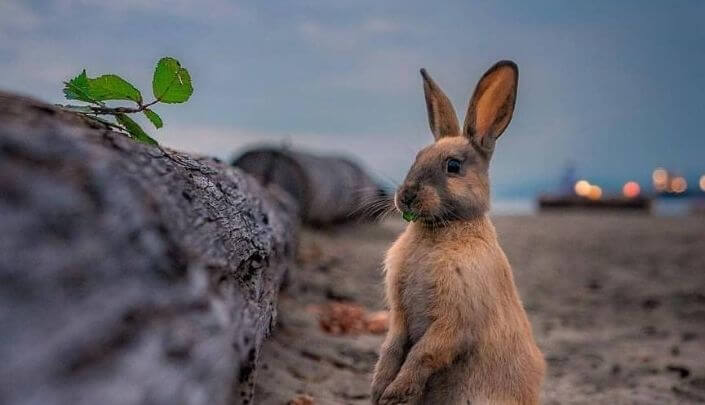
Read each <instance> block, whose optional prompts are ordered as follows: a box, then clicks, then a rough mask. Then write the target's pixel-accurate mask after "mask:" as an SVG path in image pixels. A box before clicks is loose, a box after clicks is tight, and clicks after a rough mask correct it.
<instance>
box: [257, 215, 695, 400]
mask: <svg viewBox="0 0 705 405" xmlns="http://www.w3.org/2000/svg"><path fill="white" fill-rule="evenodd" d="M493 219H494V221H495V224H496V227H497V231H498V234H499V237H500V243H501V244H502V246H503V247H504V249H505V251H506V253H507V256H508V257H509V260H510V262H511V264H512V266H513V269H514V274H515V278H516V282H517V285H518V287H519V290H520V293H521V296H522V299H523V301H524V305H525V307H526V310H527V313H528V315H529V318H530V321H531V323H532V325H533V328H534V334H535V336H536V340H537V342H538V344H539V346H540V347H541V349H542V351H543V352H544V355H545V357H546V360H547V363H548V371H547V376H546V380H545V383H544V386H543V398H542V403H545V404H688V403H705V217H652V216H647V215H643V214H624V213H555V214H541V215H537V216H521V217H507V216H502V217H496V218H493ZM403 226H404V224H403V223H402V222H400V221H395V220H393V221H388V222H385V223H383V224H364V225H355V226H346V227H339V228H335V229H330V230H327V231H321V230H317V231H314V230H305V231H304V232H303V234H302V241H301V244H300V248H299V262H298V264H297V268H296V269H294V271H293V272H292V273H291V274H290V277H289V281H288V286H287V288H286V289H285V290H284V291H283V292H282V296H281V298H280V301H279V321H278V325H277V327H276V330H275V332H274V334H273V336H272V337H271V339H270V340H269V341H268V342H267V343H266V345H265V347H264V348H263V352H262V356H261V361H262V368H261V370H260V371H259V375H258V380H257V397H256V403H258V404H286V403H288V402H289V401H290V400H292V399H294V398H297V396H298V401H299V402H298V404H307V403H315V404H367V403H369V401H370V400H369V395H368V392H369V383H370V372H371V370H372V368H373V366H374V363H375V361H376V358H377V353H378V348H379V345H380V344H381V342H382V339H383V335H375V334H371V333H367V332H362V333H357V334H348V335H342V336H341V335H335V334H330V333H326V332H324V331H323V330H322V329H321V327H320V325H319V321H318V317H319V316H320V315H319V311H320V308H322V307H323V308H325V307H326V305H327V303H329V302H331V301H343V302H354V303H356V304H359V305H362V306H363V307H364V308H366V309H368V310H370V311H374V310H380V309H384V303H383V299H382V285H381V279H382V275H381V271H380V262H381V259H382V256H383V254H384V251H385V250H386V249H387V247H388V246H389V244H390V243H391V242H392V241H393V240H394V238H395V237H396V235H397V234H398V233H399V232H400V231H401V230H402V228H403ZM303 394H305V395H303ZM308 400H312V402H308Z"/></svg>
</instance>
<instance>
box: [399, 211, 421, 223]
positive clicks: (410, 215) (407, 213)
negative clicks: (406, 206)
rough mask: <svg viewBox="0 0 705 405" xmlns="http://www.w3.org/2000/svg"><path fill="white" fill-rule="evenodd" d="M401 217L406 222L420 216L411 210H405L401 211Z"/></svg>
mask: <svg viewBox="0 0 705 405" xmlns="http://www.w3.org/2000/svg"><path fill="white" fill-rule="evenodd" d="M401 217H402V218H404V221H406V222H414V221H416V219H417V218H418V217H419V216H418V215H417V214H414V213H413V212H411V211H404V212H402V213H401Z"/></svg>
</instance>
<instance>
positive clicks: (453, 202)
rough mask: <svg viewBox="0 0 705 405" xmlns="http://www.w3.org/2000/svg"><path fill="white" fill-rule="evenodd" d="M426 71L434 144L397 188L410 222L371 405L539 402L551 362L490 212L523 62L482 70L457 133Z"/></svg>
mask: <svg viewBox="0 0 705 405" xmlns="http://www.w3.org/2000/svg"><path fill="white" fill-rule="evenodd" d="M421 76H422V77H423V87H424V94H425V98H426V106H427V110H428V119H429V124H430V127H431V132H432V133H433V136H434V138H435V142H434V143H433V144H432V145H430V146H427V147H426V148H424V149H422V150H421V151H420V152H419V153H418V155H417V156H416V161H415V162H414V164H413V166H412V167H411V169H410V170H409V173H408V175H407V176H406V179H405V180H404V182H403V183H402V184H401V186H400V187H399V188H398V190H397V192H396V194H395V196H394V204H395V206H396V208H397V210H399V211H401V212H402V213H403V214H404V217H405V219H407V220H408V219H412V220H411V221H410V223H409V225H407V227H406V229H405V230H404V232H403V233H402V234H401V235H400V236H399V238H398V239H397V240H396V241H395V242H394V244H393V245H392V247H391V248H390V249H389V250H388V252H387V254H386V257H385V260H384V268H385V292H386V298H387V301H388V304H389V307H390V321H389V322H390V325H389V331H388V333H387V336H386V338H385V341H384V343H383V345H382V348H381V353H380V357H379V360H378V362H377V365H376V367H375V371H374V375H373V382H372V393H371V395H372V402H373V403H374V404H379V405H391V404H401V403H406V404H432V405H436V404H473V405H475V404H538V403H539V391H540V387H541V384H542V380H543V375H544V372H545V362H544V359H543V355H542V353H541V351H540V350H539V348H538V347H537V345H536V343H535V341H534V337H533V335H532V331H531V325H530V324H529V321H528V319H527V316H526V312H525V311H524V308H523V306H522V303H521V300H520V298H519V294H518V292H517V289H516V286H515V284H514V279H513V276H512V270H511V267H510V265H509V262H508V261H507V258H506V256H505V254H504V252H503V251H502V248H501V247H500V246H499V243H498V241H497V235H496V233H495V229H494V226H493V225H492V222H491V221H490V219H489V217H488V214H487V212H488V209H489V179H488V166H489V162H490V158H491V157H492V154H493V151H494V145H495V141H496V140H497V138H498V137H499V136H500V135H501V134H502V132H504V130H505V129H506V128H507V125H508V124H509V121H510V120H511V118H512V113H513V111H514V104H515V100H516V93H517V84H518V76H519V71H518V68H517V65H516V64H515V63H514V62H511V61H500V62H498V63H497V64H495V65H494V66H492V67H491V68H490V69H489V70H488V71H487V72H486V73H485V74H484V75H483V76H482V78H481V79H480V81H479V83H478V84H477V87H476V88H475V91H474V93H473V95H472V98H471V99H470V104H469V107H468V111H467V116H466V118H465V123H464V126H463V129H462V131H461V129H460V128H459V123H458V119H457V118H456V115H455V111H454V110H453V106H452V105H451V103H450V100H449V99H448V98H447V97H446V95H445V94H444V93H443V91H442V90H441V89H440V88H439V87H438V86H437V85H436V83H435V82H434V81H433V80H432V79H431V77H430V76H429V74H428V73H427V72H426V70H425V69H421ZM407 215H408V216H409V217H407Z"/></svg>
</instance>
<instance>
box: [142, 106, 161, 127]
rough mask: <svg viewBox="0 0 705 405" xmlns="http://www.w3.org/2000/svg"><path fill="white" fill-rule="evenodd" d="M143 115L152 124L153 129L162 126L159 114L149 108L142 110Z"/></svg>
mask: <svg viewBox="0 0 705 405" xmlns="http://www.w3.org/2000/svg"><path fill="white" fill-rule="evenodd" d="M143 112H144V115H146V116H147V118H148V119H149V120H150V121H152V124H154V127H155V128H157V129H159V128H161V127H163V126H164V122H163V121H162V117H160V116H159V114H157V113H155V112H154V111H152V110H150V109H149V108H145V109H144V111H143Z"/></svg>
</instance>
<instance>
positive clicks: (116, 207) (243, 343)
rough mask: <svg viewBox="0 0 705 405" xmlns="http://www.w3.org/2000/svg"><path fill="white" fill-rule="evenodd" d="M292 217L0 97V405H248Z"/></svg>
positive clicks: (270, 191) (26, 102)
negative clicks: (240, 404) (239, 404)
mask: <svg viewBox="0 0 705 405" xmlns="http://www.w3.org/2000/svg"><path fill="white" fill-rule="evenodd" d="M295 209H296V208H295V204H294V203H293V202H292V201H291V198H290V197H288V195H287V194H286V193H284V192H282V191H281V190H277V189H276V187H268V188H264V187H262V186H260V185H259V183H257V182H256V181H254V180H253V179H252V178H251V177H250V176H248V175H246V174H243V173H242V172H241V171H240V170H238V169H237V168H233V167H231V166H229V165H227V164H223V163H220V162H218V161H215V160H213V159H209V158H203V157H195V156H190V155H187V154H184V153H178V152H174V151H169V150H165V149H161V148H157V147H154V146H146V145H143V144H139V143H137V142H134V141H132V140H130V139H128V138H127V137H126V136H124V135H122V134H119V133H115V132H112V131H110V130H108V129H107V128H105V127H103V126H102V125H100V124H98V123H95V122H92V121H89V120H86V119H82V118H81V117H78V116H76V115H73V114H70V113H66V112H63V111H60V110H58V109H56V108H55V107H53V106H50V105H47V104H44V103H40V102H37V101H34V100H31V99H27V98H23V97H18V96H15V95H11V94H7V93H2V92H0V359H2V361H0V403H2V404H72V405H75V404H91V405H92V404H147V403H148V404H169V405H174V404H237V403H248V402H251V392H252V390H251V383H252V377H253V374H254V370H255V364H256V360H257V356H258V350H259V347H260V344H261V343H262V340H263V338H264V337H265V335H267V333H268V331H269V330H270V328H271V325H272V322H273V320H274V316H275V308H276V296H277V292H278V289H279V286H280V283H281V281H282V279H283V276H284V274H285V272H286V271H287V268H288V267H289V265H290V259H291V258H292V255H293V253H294V240H295V239H294V238H295V235H294V232H295V228H296V220H295V218H296V212H295Z"/></svg>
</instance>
